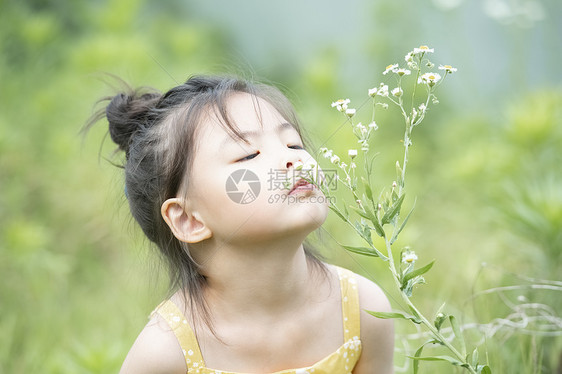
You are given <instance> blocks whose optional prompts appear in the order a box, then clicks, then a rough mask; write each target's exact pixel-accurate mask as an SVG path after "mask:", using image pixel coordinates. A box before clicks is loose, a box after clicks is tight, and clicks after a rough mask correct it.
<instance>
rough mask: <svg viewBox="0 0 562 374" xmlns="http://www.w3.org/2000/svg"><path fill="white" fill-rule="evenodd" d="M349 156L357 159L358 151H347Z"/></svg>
mask: <svg viewBox="0 0 562 374" xmlns="http://www.w3.org/2000/svg"><path fill="white" fill-rule="evenodd" d="M347 154H348V155H349V157H351V158H352V159H354V158H355V157H357V149H350V150H349V151H347Z"/></svg>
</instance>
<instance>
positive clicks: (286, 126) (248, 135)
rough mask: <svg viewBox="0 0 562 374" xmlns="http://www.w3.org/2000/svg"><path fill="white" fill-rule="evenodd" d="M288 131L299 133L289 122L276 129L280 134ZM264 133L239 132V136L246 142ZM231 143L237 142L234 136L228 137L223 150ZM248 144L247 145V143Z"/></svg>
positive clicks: (223, 143)
mask: <svg viewBox="0 0 562 374" xmlns="http://www.w3.org/2000/svg"><path fill="white" fill-rule="evenodd" d="M286 129H293V130H295V131H297V129H296V128H295V126H293V125H291V124H290V123H288V122H283V123H280V124H279V125H277V127H276V128H275V132H277V133H280V132H282V131H284V130H286ZM297 132H298V131H297ZM262 133H263V130H262V131H242V132H239V133H238V134H239V135H240V137H241V138H242V139H243V140H246V139H247V138H255V137H256V136H259V135H261V134H262ZM230 142H236V139H235V138H234V137H232V136H227V137H226V138H225V139H224V141H223V142H222V144H221V148H222V147H224V146H225V145H226V144H227V143H230ZM246 143H247V141H246Z"/></svg>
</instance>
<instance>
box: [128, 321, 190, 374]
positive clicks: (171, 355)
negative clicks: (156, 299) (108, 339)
mask: <svg viewBox="0 0 562 374" xmlns="http://www.w3.org/2000/svg"><path fill="white" fill-rule="evenodd" d="M119 373H120V374H129V373H135V374H176V373H177V374H180V373H181V374H185V373H187V367H186V364H185V358H184V356H183V353H182V351H181V348H180V345H179V343H178V341H177V339H176V336H175V335H174V332H173V331H172V330H171V329H170V327H169V326H168V324H167V323H166V321H164V319H163V318H162V317H161V316H160V315H159V314H157V313H155V314H154V315H153V316H152V318H151V319H150V321H149V322H148V323H147V325H146V326H145V327H144V329H143V330H142V331H141V333H140V334H139V336H138V337H137V340H136V341H135V342H134V344H133V346H132V347H131V350H130V351H129V353H128V354H127V357H126V358H125V361H124V362H123V366H122V367H121V371H120V372H119Z"/></svg>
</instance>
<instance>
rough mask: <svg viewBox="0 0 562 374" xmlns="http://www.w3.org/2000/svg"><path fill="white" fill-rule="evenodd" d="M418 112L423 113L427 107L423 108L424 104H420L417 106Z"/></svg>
mask: <svg viewBox="0 0 562 374" xmlns="http://www.w3.org/2000/svg"><path fill="white" fill-rule="evenodd" d="M419 109H420V112H422V113H425V110H426V109H427V107H426V106H425V104H424V103H421V104H420V106H419Z"/></svg>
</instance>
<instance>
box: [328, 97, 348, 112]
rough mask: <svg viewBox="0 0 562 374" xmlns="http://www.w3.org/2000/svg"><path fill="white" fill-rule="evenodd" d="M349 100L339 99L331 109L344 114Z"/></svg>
mask: <svg viewBox="0 0 562 374" xmlns="http://www.w3.org/2000/svg"><path fill="white" fill-rule="evenodd" d="M349 102H350V100H349V99H339V100H338V101H334V102H333V103H332V108H336V109H337V110H338V111H339V112H345V111H346V110H347V104H349Z"/></svg>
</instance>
